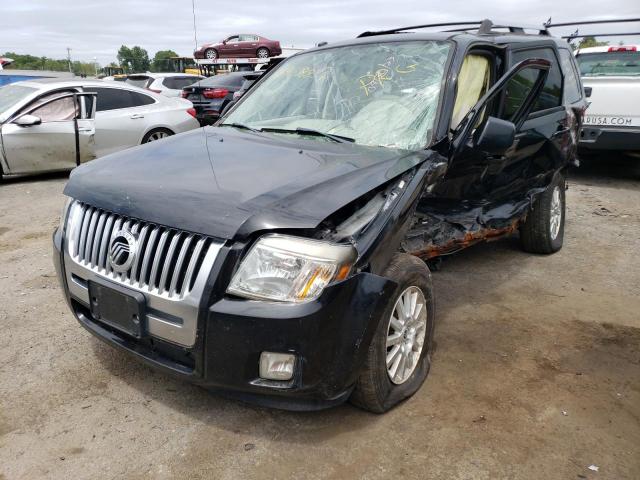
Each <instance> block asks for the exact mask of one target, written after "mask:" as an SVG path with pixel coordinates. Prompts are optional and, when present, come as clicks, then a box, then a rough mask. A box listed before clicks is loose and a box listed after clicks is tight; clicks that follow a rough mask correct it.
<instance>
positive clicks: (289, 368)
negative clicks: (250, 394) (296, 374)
mask: <svg viewBox="0 0 640 480" xmlns="http://www.w3.org/2000/svg"><path fill="white" fill-rule="evenodd" d="M295 361H296V356H295V355H292V354H290V353H274V352H262V353H261V354H260V377H261V378H266V379H268V380H291V377H293V366H294V365H295Z"/></svg>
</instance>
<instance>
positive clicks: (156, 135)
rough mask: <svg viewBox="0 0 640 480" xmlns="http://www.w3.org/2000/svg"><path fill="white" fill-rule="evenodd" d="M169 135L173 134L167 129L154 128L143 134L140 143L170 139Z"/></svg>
mask: <svg viewBox="0 0 640 480" xmlns="http://www.w3.org/2000/svg"><path fill="white" fill-rule="evenodd" d="M171 135H174V133H173V132H172V131H171V130H169V129H168V128H154V129H153V130H150V131H148V132H147V133H146V134H145V136H144V137H143V138H142V143H149V142H155V141H157V140H162V139H163V138H167V137H170V136H171Z"/></svg>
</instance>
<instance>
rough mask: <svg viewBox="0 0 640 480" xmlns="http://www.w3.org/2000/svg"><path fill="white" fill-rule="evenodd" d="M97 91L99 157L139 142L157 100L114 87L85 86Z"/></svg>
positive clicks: (97, 146) (90, 90)
mask: <svg viewBox="0 0 640 480" xmlns="http://www.w3.org/2000/svg"><path fill="white" fill-rule="evenodd" d="M84 91H85V92H95V93H97V107H96V154H97V156H98V157H102V156H104V155H108V154H109V153H113V152H117V151H119V150H123V149H125V148H129V147H133V146H135V145H139V144H140V140H141V138H142V135H144V132H145V131H146V130H147V124H148V123H149V121H150V120H149V119H148V118H147V117H148V115H149V114H150V112H151V111H152V108H151V105H153V104H154V103H156V99H155V98H153V97H151V96H150V95H146V94H144V93H142V92H136V91H132V90H128V89H126V88H115V87H113V88H112V87H84Z"/></svg>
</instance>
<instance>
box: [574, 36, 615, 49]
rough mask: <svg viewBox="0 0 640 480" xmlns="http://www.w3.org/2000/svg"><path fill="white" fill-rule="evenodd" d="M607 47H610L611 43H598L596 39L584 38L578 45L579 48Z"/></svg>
mask: <svg viewBox="0 0 640 480" xmlns="http://www.w3.org/2000/svg"><path fill="white" fill-rule="evenodd" d="M607 45H609V42H598V41H597V40H596V37H584V38H583V39H582V40H580V43H578V48H589V47H605V46H607Z"/></svg>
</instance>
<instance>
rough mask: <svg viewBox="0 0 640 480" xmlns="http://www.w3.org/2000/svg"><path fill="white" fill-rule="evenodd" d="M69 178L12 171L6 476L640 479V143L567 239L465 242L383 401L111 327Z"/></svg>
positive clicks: (5, 206) (3, 441)
mask: <svg viewBox="0 0 640 480" xmlns="http://www.w3.org/2000/svg"><path fill="white" fill-rule="evenodd" d="M65 181H66V178H65V177H64V176H54V177H44V178H37V179H28V180H17V181H16V180H13V181H8V182H7V183H6V184H3V185H1V186H0V206H1V207H0V327H2V334H1V335H0V480H9V479H11V480H13V479H37V478H75V479H85V478H86V479H101V478H106V479H109V478H131V479H142V478H153V479H163V478H189V479H199V478H202V479H204V478H216V479H238V478H243V479H252V478H335V479H342V478H370V479H383V478H416V479H430V478H448V479H493V478H513V479H516V478H517V479H540V478H547V479H572V478H573V479H576V478H589V479H591V478H593V479H638V478H640V313H638V312H640V295H639V293H640V268H638V265H639V261H638V254H639V253H640V240H639V239H640V161H639V160H632V159H629V158H624V157H620V158H617V157H614V158H600V159H596V160H593V161H591V162H589V163H588V164H586V165H584V166H583V168H581V169H580V171H579V172H576V173H575V175H574V177H573V179H572V181H571V188H570V190H569V192H568V205H569V206H568V216H567V227H566V238H565V247H564V249H563V250H562V251H561V252H559V253H558V254H556V255H553V256H550V257H546V256H532V255H527V254H525V253H522V252H521V251H520V250H519V247H518V242H517V239H514V238H511V239H505V240H501V241H497V242H493V243H490V244H483V245H478V246H475V247H473V248H470V249H468V250H466V251H464V252H461V253H460V254H457V255H455V256H452V257H450V258H448V259H447V260H446V261H445V262H444V263H443V264H442V268H441V269H440V271H438V272H436V273H435V274H434V282H435V285H436V294H437V298H438V322H439V323H438V325H437V329H436V341H437V350H436V353H435V356H434V365H433V368H432V371H431V374H430V376H429V378H428V380H427V382H426V383H425V385H424V386H423V388H422V389H421V390H420V391H419V392H418V393H417V394H416V395H415V396H414V397H413V398H412V399H410V400H409V401H407V402H405V403H404V404H402V405H401V406H399V407H398V408H396V409H395V410H393V411H391V412H390V413H388V414H386V415H382V416H377V415H372V414H368V413H365V412H362V411H359V410H357V409H355V408H353V407H351V406H350V405H348V404H347V405H344V406H341V407H338V408H334V409H331V410H327V411H322V412H315V413H289V412H283V411H276V410H269V409H264V408H259V407H254V406H249V405H245V404H242V403H238V402H234V401H230V400H226V399H222V398H219V397H217V396H214V395H213V394H210V393H208V392H206V391H204V390H202V389H200V388H198V387H195V386H192V385H188V384H184V383H182V382H179V381H177V380H174V379H172V378H169V377H167V376H165V375H163V374H159V373H157V372H154V371H152V370H151V369H149V368H147V367H146V366H143V365H141V364H139V363H137V362H135V361H132V360H131V359H130V358H129V357H128V356H126V355H124V354H122V353H120V352H117V351H115V350H113V349H111V348H110V347H108V346H106V345H103V344H102V343H101V342H99V341H97V340H95V339H94V338H93V337H91V336H90V335H89V334H88V333H87V332H85V331H84V330H83V329H82V328H81V327H80V326H79V325H77V324H76V322H75V320H74V319H73V318H72V316H71V314H70V312H69V311H68V310H67V307H66V305H65V303H64V301H63V299H62V295H61V293H60V291H59V288H58V285H57V280H56V278H55V274H54V270H53V266H52V262H51V245H50V235H51V232H52V230H53V228H54V226H55V225H56V223H57V222H58V215H59V213H60V209H61V207H62V204H63V197H62V196H61V191H62V188H63V186H64V183H65ZM592 465H594V466H597V467H598V471H594V470H591V469H589V467H590V466H592ZM593 468H595V467H593Z"/></svg>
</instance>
